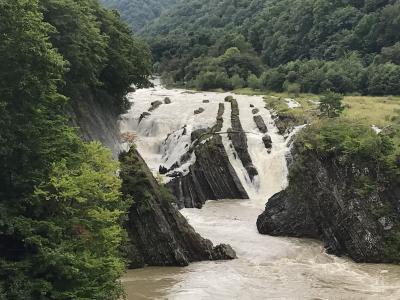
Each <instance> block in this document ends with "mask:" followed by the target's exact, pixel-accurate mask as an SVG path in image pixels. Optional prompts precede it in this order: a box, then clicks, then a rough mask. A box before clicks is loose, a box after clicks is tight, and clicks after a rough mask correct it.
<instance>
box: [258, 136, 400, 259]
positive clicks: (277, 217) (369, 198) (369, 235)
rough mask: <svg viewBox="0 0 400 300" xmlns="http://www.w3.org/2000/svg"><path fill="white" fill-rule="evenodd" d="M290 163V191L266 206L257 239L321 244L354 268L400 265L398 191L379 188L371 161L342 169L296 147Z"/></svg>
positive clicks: (382, 185) (337, 163)
mask: <svg viewBox="0 0 400 300" xmlns="http://www.w3.org/2000/svg"><path fill="white" fill-rule="evenodd" d="M291 161H292V162H291V164H290V175H289V178H290V184H289V187H288V188H287V189H285V190H284V191H282V192H280V193H278V194H276V195H274V196H273V197H272V198H271V199H269V200H268V203H267V205H266V209H265V212H264V213H263V214H262V215H260V216H259V218H258V220H257V227H258V230H259V232H260V233H263V234H269V235H274V236H292V237H307V238H315V239H319V240H321V241H323V242H324V244H325V248H326V249H327V251H328V253H331V254H335V255H348V256H350V257H351V258H352V259H354V260H355V261H357V262H396V263H399V262H400V187H399V186H396V184H390V183H389V184H387V183H382V181H380V180H381V179H379V178H380V177H382V176H383V172H382V171H381V173H380V174H379V170H377V168H376V167H374V165H373V164H372V163H371V162H369V161H365V162H363V163H362V164H361V163H355V162H352V163H347V164H346V165H343V163H342V162H341V160H340V159H338V158H336V157H326V156H323V155H321V154H320V153H318V152H316V151H312V150H305V149H304V147H302V146H300V145H299V143H297V142H295V145H294V148H293V150H292V160H291ZM364 181H365V182H373V183H375V184H376V183H377V182H378V181H379V182H380V183H379V184H378V185H377V186H379V188H378V189H371V188H368V186H364V184H363V182H364ZM383 182H387V179H385V180H384V181H383ZM389 182H390V181H389Z"/></svg>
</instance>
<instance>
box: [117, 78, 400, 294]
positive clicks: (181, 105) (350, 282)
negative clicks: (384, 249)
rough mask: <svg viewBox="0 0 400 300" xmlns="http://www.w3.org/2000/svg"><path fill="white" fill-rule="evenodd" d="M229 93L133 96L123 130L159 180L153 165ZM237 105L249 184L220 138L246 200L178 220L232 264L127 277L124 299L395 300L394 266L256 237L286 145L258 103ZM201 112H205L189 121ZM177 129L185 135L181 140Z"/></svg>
mask: <svg viewBox="0 0 400 300" xmlns="http://www.w3.org/2000/svg"><path fill="white" fill-rule="evenodd" d="M227 95H228V94H223V93H210V92H207V93H203V92H202V93H192V92H189V91H185V90H177V89H174V90H167V89H164V88H163V87H161V86H160V85H156V87H155V88H152V89H144V90H139V91H137V92H135V93H133V94H131V95H130V100H131V101H132V102H133V103H134V104H133V107H132V109H131V111H130V112H129V113H128V114H126V115H125V116H124V117H123V122H122V131H135V132H136V133H137V136H138V137H137V141H136V143H137V147H138V150H139V151H140V153H141V154H142V156H143V157H144V159H145V160H146V162H147V164H148V165H149V167H150V168H151V169H152V170H153V172H154V174H155V175H157V171H158V168H159V166H160V165H163V166H166V167H167V168H168V167H170V166H171V165H172V164H173V163H174V162H175V161H176V160H177V158H179V157H180V156H181V155H182V154H183V153H184V152H185V149H187V147H186V145H187V144H190V132H191V131H192V130H195V129H198V128H206V127H211V126H212V125H213V124H214V123H215V118H216V115H217V109H218V104H219V103H221V102H223V101H224V98H225V97H226V96H227ZM165 97H169V98H170V99H171V101H172V103H171V104H163V105H161V106H160V107H159V108H157V109H156V110H155V111H153V112H152V114H151V116H149V117H147V118H145V119H143V120H142V121H141V122H140V124H139V122H138V120H139V118H140V115H141V113H143V112H145V111H147V110H148V109H149V107H150V103H151V102H153V101H157V100H160V101H163V100H164V98H165ZM235 98H236V99H237V100H238V103H239V108H240V119H241V122H242V125H243V128H244V130H245V131H246V132H249V133H248V134H247V138H248V144H249V153H250V156H251V157H252V159H253V162H254V165H255V166H256V168H257V170H258V172H259V178H257V179H256V180H255V181H254V182H253V183H252V182H250V180H249V178H248V176H247V173H246V172H245V170H244V168H243V166H242V164H241V162H240V161H239V160H237V159H235V155H234V150H232V147H230V145H229V140H228V138H227V137H226V136H223V142H224V145H225V148H226V150H227V152H228V155H229V159H230V161H231V163H232V165H233V167H234V168H235V170H236V172H237V174H238V176H239V178H240V180H241V181H242V183H243V185H244V187H245V188H246V190H247V192H248V194H249V195H250V198H251V199H250V200H221V201H209V202H207V204H206V205H205V207H204V208H203V209H201V210H198V209H184V210H183V211H182V213H183V214H184V215H185V217H186V218H187V219H188V220H189V222H190V224H191V225H193V227H194V228H195V229H196V230H197V231H198V232H199V233H200V234H202V235H203V236H204V237H206V238H209V239H210V240H212V241H213V242H214V243H215V244H217V243H228V244H230V245H232V247H233V248H234V249H235V250H236V252H237V255H238V259H236V260H233V261H228V262H221V261H217V262H200V263H193V264H191V265H190V266H189V267H186V268H167V267H165V268H145V269H141V270H132V271H128V272H127V274H126V276H124V278H123V279H122V281H123V284H124V286H125V289H126V293H127V299H128V300H134V299H135V300H140V299H190V300H191V299H400V267H398V266H393V265H375V264H356V263H354V262H352V261H350V260H348V259H345V258H338V257H334V256H330V255H327V254H326V253H325V252H324V249H323V247H322V245H321V244H320V243H318V242H316V241H311V240H306V239H293V238H278V237H271V236H265V235H260V234H258V232H257V229H256V225H255V223H256V219H257V216H258V215H259V214H260V213H261V212H262V210H263V208H264V205H265V202H266V201H267V199H268V198H269V197H270V196H272V195H273V194H275V193H276V192H279V191H281V190H282V189H283V188H284V187H285V186H286V185H287V167H286V160H285V155H286V154H287V153H288V145H287V143H286V141H285V139H284V138H283V137H282V136H280V135H278V134H277V131H276V128H275V127H274V124H273V122H272V119H271V116H270V114H269V112H268V111H267V110H266V109H265V108H264V103H263V100H262V98H261V97H258V96H238V95H235ZM203 100H209V101H210V102H209V103H203ZM226 104H228V103H226ZM250 104H252V105H254V106H255V107H256V108H259V109H260V115H262V116H263V118H264V120H265V122H266V123H267V126H268V129H269V133H270V135H271V137H272V141H273V149H272V152H271V153H270V154H269V153H268V152H267V150H266V149H265V147H264V145H263V143H262V140H261V138H262V135H261V134H260V133H259V131H258V129H257V128H256V126H255V124H254V121H253V115H252V112H251V110H252V108H250ZM200 107H202V108H204V109H205V111H204V112H203V113H201V114H198V115H195V114H194V110H196V109H198V108H200ZM230 113H231V111H230V105H225V114H224V127H223V130H222V131H226V130H227V129H228V128H229V127H230ZM183 127H185V128H186V129H185V130H186V131H187V133H188V134H186V135H183V136H182V134H181V133H182V130H183ZM167 137H168V138H167ZM194 159H195V157H192V160H191V162H193V160H194ZM189 163H190V162H189ZM187 169H188V165H184V166H182V167H181V170H182V171H183V172H186V171H187ZM260 179H261V180H260ZM164 180H167V179H166V178H164Z"/></svg>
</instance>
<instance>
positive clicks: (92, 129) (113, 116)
mask: <svg viewBox="0 0 400 300" xmlns="http://www.w3.org/2000/svg"><path fill="white" fill-rule="evenodd" d="M102 96H103V95H102ZM95 97H96V95H93V94H92V93H90V92H87V94H86V95H84V97H83V98H82V99H78V100H75V101H72V100H71V101H70V107H69V109H68V115H69V116H70V122H71V124H72V126H73V127H76V128H77V129H78V131H79V134H80V136H81V138H82V139H84V140H85V141H94V140H96V141H99V142H101V143H102V144H103V145H104V146H106V147H108V148H109V149H111V151H112V152H113V155H114V157H115V158H116V157H117V156H118V154H119V152H120V151H121V136H120V130H119V123H118V122H119V114H120V113H121V111H120V110H119V109H118V108H113V107H110V105H106V104H105V103H102V102H100V101H96V100H95ZM83 99H84V100H83Z"/></svg>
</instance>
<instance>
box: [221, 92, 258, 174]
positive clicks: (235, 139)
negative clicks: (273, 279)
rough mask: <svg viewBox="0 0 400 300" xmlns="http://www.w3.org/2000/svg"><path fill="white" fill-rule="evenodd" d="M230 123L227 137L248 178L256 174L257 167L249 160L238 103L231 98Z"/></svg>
mask: <svg viewBox="0 0 400 300" xmlns="http://www.w3.org/2000/svg"><path fill="white" fill-rule="evenodd" d="M230 102H231V107H232V109H231V123H232V128H231V129H228V132H229V133H228V137H229V138H230V140H231V141H232V144H233V147H234V148H235V150H236V152H237V154H238V157H239V159H240V160H241V161H242V164H243V166H244V168H245V169H246V171H247V173H248V174H249V177H250V180H253V178H254V177H255V176H256V175H258V172H257V169H256V168H255V167H254V165H253V162H252V160H251V157H250V154H249V151H248V145H247V136H246V133H245V132H244V131H243V127H242V123H241V122H240V117H239V113H240V111H239V105H238V103H237V101H236V99H232V100H231V101H230Z"/></svg>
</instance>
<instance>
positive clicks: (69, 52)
mask: <svg viewBox="0 0 400 300" xmlns="http://www.w3.org/2000/svg"><path fill="white" fill-rule="evenodd" d="M0 37H1V42H0V66H1V67H0V114H1V118H0V299H15V300H22V299H24V300H25V299H119V297H120V296H121V292H122V290H121V287H120V286H119V284H118V283H117V280H118V278H119V277H120V275H121V274H122V272H123V271H124V268H125V264H124V260H123V258H122V257H121V254H120V245H121V242H122V240H123V239H124V238H125V236H126V234H125V233H124V230H123V228H122V221H123V219H124V216H125V214H126V210H127V206H128V205H129V203H128V202H126V201H122V197H121V195H120V187H121V182H120V179H119V178H118V177H117V176H116V173H117V170H118V168H119V166H118V163H117V162H115V161H113V160H112V158H111V152H110V151H109V150H106V149H104V148H103V147H102V146H101V145H100V144H99V143H97V142H93V143H85V142H83V141H82V140H81V139H80V138H79V136H78V134H77V132H76V130H75V129H73V128H72V127H70V125H69V121H68V116H67V115H66V111H67V108H68V107H70V106H71V105H73V104H74V103H75V105H78V106H81V105H83V104H84V103H85V101H87V99H88V98H91V99H95V101H96V103H102V104H103V105H105V106H106V107H108V108H109V109H110V110H112V109H117V110H121V109H122V108H123V107H124V106H125V100H124V97H123V95H124V94H125V93H126V91H127V90H128V88H129V87H130V85H131V84H136V85H137V86H144V85H147V84H148V81H147V76H148V74H149V65H150V54H149V50H148V48H147V46H146V45H144V44H143V43H142V42H140V41H138V40H136V39H135V38H133V37H132V35H131V32H130V30H129V29H128V28H127V26H125V25H124V24H123V23H122V22H121V21H120V20H119V18H118V17H117V15H116V14H115V13H113V12H110V11H107V10H105V9H103V8H101V7H100V6H99V4H98V3H97V1H96V0H84V1H82V0H40V1H38V0H13V1H9V0H0Z"/></svg>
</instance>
